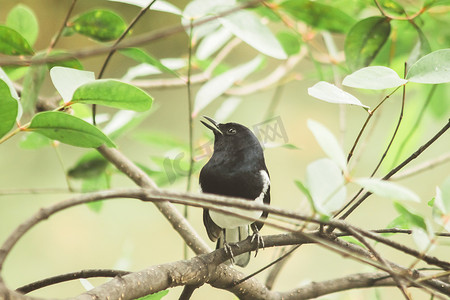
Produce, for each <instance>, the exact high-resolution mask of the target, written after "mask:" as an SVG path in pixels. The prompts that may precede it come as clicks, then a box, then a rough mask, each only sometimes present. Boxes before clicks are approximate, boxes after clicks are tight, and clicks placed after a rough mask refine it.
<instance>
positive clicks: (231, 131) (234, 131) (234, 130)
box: [227, 128, 236, 135]
mask: <svg viewBox="0 0 450 300" xmlns="http://www.w3.org/2000/svg"><path fill="white" fill-rule="evenodd" d="M227 134H228V135H233V134H236V129H234V128H228V130H227Z"/></svg>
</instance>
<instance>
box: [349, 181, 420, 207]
mask: <svg viewBox="0 0 450 300" xmlns="http://www.w3.org/2000/svg"><path fill="white" fill-rule="evenodd" d="M353 182H355V183H356V184H359V185H360V186H362V187H363V188H365V189H366V190H368V191H370V192H371V193H374V194H375V195H378V196H380V197H383V198H388V199H393V200H404V201H414V202H420V198H419V196H417V195H416V194H415V193H414V192H412V191H411V190H410V189H407V188H405V187H403V186H400V185H398V184H396V183H392V182H389V181H386V180H381V179H378V178H357V179H355V180H353Z"/></svg>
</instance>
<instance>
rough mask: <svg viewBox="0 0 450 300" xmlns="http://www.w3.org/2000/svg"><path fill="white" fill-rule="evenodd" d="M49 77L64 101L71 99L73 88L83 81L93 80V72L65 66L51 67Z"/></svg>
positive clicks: (83, 82)
mask: <svg viewBox="0 0 450 300" xmlns="http://www.w3.org/2000/svg"><path fill="white" fill-rule="evenodd" d="M50 78H51V79H52V82H53V85H54V86H55V88H56V90H57V91H58V92H59V94H60V95H61V97H62V98H63V100H64V102H65V103H67V102H69V101H70V100H72V96H73V93H74V92H75V90H76V89H77V88H78V87H80V86H82V85H83V84H85V83H88V82H91V81H94V80H95V74H94V72H89V71H82V70H77V69H72V68H65V67H58V66H57V67H53V68H52V69H51V70H50Z"/></svg>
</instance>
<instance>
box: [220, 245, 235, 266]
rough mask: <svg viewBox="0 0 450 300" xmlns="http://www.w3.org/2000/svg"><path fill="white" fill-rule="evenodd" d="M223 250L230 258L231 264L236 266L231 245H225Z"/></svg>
mask: <svg viewBox="0 0 450 300" xmlns="http://www.w3.org/2000/svg"><path fill="white" fill-rule="evenodd" d="M223 250H225V253H226V254H227V255H228V256H229V257H230V261H231V263H232V264H233V265H234V264H235V262H236V261H235V260H234V254H233V250H231V246H230V244H228V243H224V244H223Z"/></svg>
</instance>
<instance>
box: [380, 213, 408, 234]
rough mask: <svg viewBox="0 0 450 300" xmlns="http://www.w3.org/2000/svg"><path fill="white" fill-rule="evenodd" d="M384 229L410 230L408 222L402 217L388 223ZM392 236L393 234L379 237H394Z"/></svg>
mask: <svg viewBox="0 0 450 300" xmlns="http://www.w3.org/2000/svg"><path fill="white" fill-rule="evenodd" d="M386 228H397V229H410V227H409V224H408V221H407V220H405V218H404V217H403V216H402V215H400V216H398V217H396V218H395V219H394V220H392V221H391V222H389V224H388V225H386ZM394 234H395V233H382V234H381V235H383V236H391V235H394Z"/></svg>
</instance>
